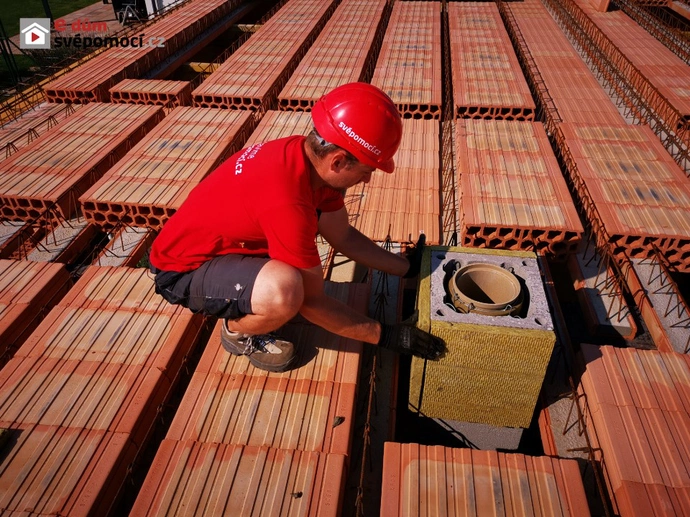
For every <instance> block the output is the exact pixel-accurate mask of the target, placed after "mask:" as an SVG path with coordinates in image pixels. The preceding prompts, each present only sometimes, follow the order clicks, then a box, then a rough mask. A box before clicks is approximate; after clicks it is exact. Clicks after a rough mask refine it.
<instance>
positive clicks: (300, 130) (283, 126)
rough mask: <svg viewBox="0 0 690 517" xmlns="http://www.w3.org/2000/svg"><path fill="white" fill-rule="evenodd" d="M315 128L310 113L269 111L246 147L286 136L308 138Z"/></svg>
mask: <svg viewBox="0 0 690 517" xmlns="http://www.w3.org/2000/svg"><path fill="white" fill-rule="evenodd" d="M313 127H314V124H313V123H312V121H311V114H309V113H305V112H294V111H275V110H269V111H267V112H266V113H265V115H264V116H263V117H262V118H261V122H259V124H258V125H257V126H256V129H255V130H254V132H253V133H252V134H251V135H250V136H249V139H248V140H247V143H246V144H245V147H249V146H250V145H254V144H258V143H260V142H268V141H269V140H277V139H278V138H283V137H286V136H293V135H304V136H307V135H308V134H309V132H310V131H311V130H312V128H313Z"/></svg>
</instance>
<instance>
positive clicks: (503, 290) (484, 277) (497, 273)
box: [449, 263, 522, 316]
mask: <svg viewBox="0 0 690 517" xmlns="http://www.w3.org/2000/svg"><path fill="white" fill-rule="evenodd" d="M449 291H450V296H451V299H452V301H453V305H454V306H455V307H456V308H457V309H458V310H459V311H461V312H465V313H467V312H476V313H479V314H486V315H489V316H504V315H507V314H516V313H517V312H519V311H520V307H521V306H522V287H521V286H520V281H519V280H518V279H517V277H516V276H515V275H514V274H513V273H511V272H510V271H507V270H505V269H503V268H502V267H500V266H496V265H494V264H482V263H475V264H469V265H467V266H465V267H463V268H460V269H459V270H457V271H456V272H455V274H454V275H453V277H452V278H451V279H450V283H449Z"/></svg>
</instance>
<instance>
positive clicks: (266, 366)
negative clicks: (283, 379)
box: [221, 339, 297, 373]
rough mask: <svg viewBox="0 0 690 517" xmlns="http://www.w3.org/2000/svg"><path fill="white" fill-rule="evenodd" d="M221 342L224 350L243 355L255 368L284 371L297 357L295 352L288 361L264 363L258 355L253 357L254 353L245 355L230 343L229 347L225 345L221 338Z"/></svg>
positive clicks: (276, 371) (277, 371)
mask: <svg viewBox="0 0 690 517" xmlns="http://www.w3.org/2000/svg"><path fill="white" fill-rule="evenodd" d="M221 344H222V345H223V349H224V350H225V351H226V352H228V353H229V354H232V355H235V356H237V355H244V356H246V357H247V358H248V359H249V362H250V363H251V364H252V366H254V367H255V368H258V369H259V370H264V371H267V372H275V373H281V372H284V371H286V370H288V369H289V368H290V366H291V365H292V363H294V362H295V359H297V354H295V355H293V356H292V357H291V358H290V359H288V361H287V362H286V363H282V364H265V363H263V362H262V361H260V360H259V358H258V357H255V356H254V354H250V355H247V354H244V353H242V352H241V351H239V350H238V349H237V348H235V347H234V346H232V345H230V346H229V347H228V346H226V343H225V340H224V339H221ZM229 348H232V350H230V349H229Z"/></svg>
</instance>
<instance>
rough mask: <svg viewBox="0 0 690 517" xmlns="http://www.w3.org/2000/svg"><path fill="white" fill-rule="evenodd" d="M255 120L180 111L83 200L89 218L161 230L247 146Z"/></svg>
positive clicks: (212, 112) (209, 111) (247, 116)
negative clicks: (210, 177) (215, 172)
mask: <svg viewBox="0 0 690 517" xmlns="http://www.w3.org/2000/svg"><path fill="white" fill-rule="evenodd" d="M252 121H253V119H252V118H251V116H250V114H249V113H246V112H245V113H239V112H236V111H228V110H216V109H207V108H191V107H179V108H175V109H174V110H172V112H171V113H170V114H169V115H168V116H167V117H166V118H165V119H164V120H163V122H161V123H160V124H159V125H158V126H157V127H156V128H154V129H153V130H152V131H151V132H150V133H149V134H148V135H146V137H144V138H143V139H142V140H141V141H140V142H139V143H138V144H137V145H136V146H134V148H132V149H131V150H130V151H129V152H128V153H127V155H125V157H124V158H123V159H122V160H121V161H120V162H119V163H118V164H117V165H116V166H115V167H113V168H112V169H110V170H109V171H108V172H107V173H106V174H105V175H104V176H103V178H101V179H100V180H99V181H98V182H97V183H96V184H95V185H93V186H92V187H91V188H90V189H89V190H88V191H86V192H85V193H84V194H83V195H82V196H81V197H80V198H79V201H80V202H81V204H82V207H83V211H84V216H85V217H86V219H87V220H89V221H90V222H93V223H94V224H97V225H99V226H104V227H112V226H115V225H116V224H126V225H137V226H146V227H149V228H154V229H161V228H162V226H163V224H165V222H166V221H167V220H168V219H169V218H170V217H171V216H172V215H173V214H174V213H175V212H176V211H177V209H178V208H179V207H180V205H181V204H182V203H183V202H184V200H185V199H187V196H188V195H189V193H190V192H191V190H192V189H193V188H194V187H195V186H196V185H197V184H198V183H199V182H200V181H201V180H202V179H204V178H205V177H206V176H207V175H208V174H210V173H211V171H213V169H215V168H216V167H217V166H218V165H220V163H222V161H223V159H225V158H226V157H228V156H229V155H231V154H232V153H234V152H235V151H238V150H239V149H240V148H241V147H242V144H243V143H244V141H245V140H246V139H247V136H248V133H249V131H250V130H251V129H252V127H251V124H252Z"/></svg>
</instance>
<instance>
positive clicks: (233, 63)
mask: <svg viewBox="0 0 690 517" xmlns="http://www.w3.org/2000/svg"><path fill="white" fill-rule="evenodd" d="M334 7H335V4H334V0H288V2H287V3H286V4H285V5H284V6H283V7H281V8H280V10H279V11H278V12H277V13H276V14H274V15H273V16H272V17H271V18H270V19H269V20H268V21H267V22H266V23H264V24H263V25H262V26H261V27H260V28H259V30H257V31H256V32H255V33H254V34H252V36H251V37H250V38H249V39H248V40H247V41H246V42H245V43H244V44H243V45H242V46H240V48H239V49H238V50H237V51H236V52H235V53H233V54H232V55H231V56H230V57H229V58H228V59H227V60H226V61H225V62H223V64H222V65H220V66H219V67H218V68H217V69H216V70H215V72H213V73H212V74H211V75H210V77H208V78H207V79H206V80H205V81H204V82H203V83H202V84H201V86H199V87H198V88H197V89H195V90H194V91H193V92H192V94H193V96H194V103H195V104H196V105H198V106H204V107H209V108H241V109H256V108H258V107H259V106H261V104H262V103H263V102H267V101H269V100H271V98H273V99H274V98H275V97H277V94H278V92H279V91H280V88H281V87H282V86H283V85H284V84H285V81H286V80H287V78H288V75H289V73H290V71H291V69H292V67H293V66H294V65H295V64H296V62H297V60H298V59H299V57H301V52H303V51H305V50H306V48H307V47H308V46H309V43H310V38H311V37H312V36H313V35H314V34H317V33H318V32H319V31H320V29H321V27H322V26H323V24H324V23H325V21H326V20H327V19H328V16H329V15H330V13H331V12H332V10H333V9H334ZM276 88H278V91H275V89H276Z"/></svg>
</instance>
